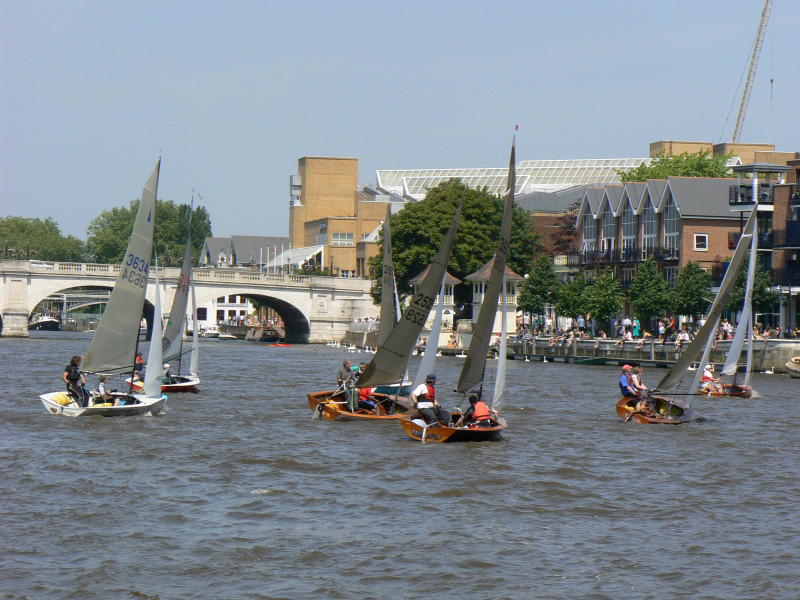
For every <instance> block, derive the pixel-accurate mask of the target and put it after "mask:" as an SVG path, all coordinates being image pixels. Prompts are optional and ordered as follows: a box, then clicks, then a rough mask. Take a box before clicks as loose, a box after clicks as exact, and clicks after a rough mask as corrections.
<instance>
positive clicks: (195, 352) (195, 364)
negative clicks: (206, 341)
mask: <svg viewBox="0 0 800 600" xmlns="http://www.w3.org/2000/svg"><path fill="white" fill-rule="evenodd" d="M199 366H200V325H199V324H198V323H197V296H196V294H195V292H194V279H193V280H192V358H191V360H190V361H189V373H191V374H192V375H195V376H197V373H198V371H199V370H200V369H199Z"/></svg>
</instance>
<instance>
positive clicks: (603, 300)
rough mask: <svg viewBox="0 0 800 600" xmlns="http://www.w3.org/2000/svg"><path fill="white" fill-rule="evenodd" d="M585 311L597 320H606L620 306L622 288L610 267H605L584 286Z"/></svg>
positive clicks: (615, 312)
mask: <svg viewBox="0 0 800 600" xmlns="http://www.w3.org/2000/svg"><path fill="white" fill-rule="evenodd" d="M585 298H586V312H588V313H589V314H591V315H592V316H593V317H594V318H595V319H597V320H598V321H603V322H605V321H608V320H609V319H610V318H611V317H613V316H614V315H615V314H617V311H619V309H620V308H622V288H621V287H620V284H619V281H618V280H616V279H614V274H613V272H612V271H611V269H606V270H605V271H603V274H602V275H600V276H599V277H598V278H597V279H595V280H594V283H593V284H592V285H590V286H589V287H588V288H586V291H585Z"/></svg>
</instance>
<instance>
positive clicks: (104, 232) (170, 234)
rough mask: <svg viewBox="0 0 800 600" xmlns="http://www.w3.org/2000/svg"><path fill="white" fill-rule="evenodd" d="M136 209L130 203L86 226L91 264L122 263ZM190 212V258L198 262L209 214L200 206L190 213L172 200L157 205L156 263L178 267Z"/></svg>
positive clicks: (135, 203)
mask: <svg viewBox="0 0 800 600" xmlns="http://www.w3.org/2000/svg"><path fill="white" fill-rule="evenodd" d="M138 209H139V200H131V202H130V205H129V206H128V207H127V208H126V207H124V206H122V207H114V208H112V209H111V210H105V211H103V212H102V213H100V215H99V216H98V217H96V218H95V219H94V220H93V221H92V222H91V223H89V228H88V230H87V234H88V237H87V240H86V244H87V247H88V250H89V253H90V255H91V259H92V260H94V261H95V262H98V263H117V262H120V261H121V260H122V258H123V255H124V254H125V249H126V248H127V247H128V240H129V239H130V237H131V231H133V222H134V220H135V219H136V211H137V210H138ZM190 212H191V213H192V258H193V259H194V260H197V259H198V258H199V257H200V251H201V250H202V249H203V243H204V242H205V239H206V237H208V236H210V235H211V218H210V217H209V214H208V211H207V210H206V209H205V208H204V207H202V206H198V207H196V208H195V209H194V211H191V208H190V206H189V205H188V204H175V202H173V201H172V200H158V201H157V202H156V222H155V234H154V240H153V249H154V251H155V252H156V253H157V254H158V255H159V260H162V259H167V260H168V261H169V263H170V264H171V265H177V264H180V262H181V261H182V260H183V252H184V250H185V249H186V238H187V235H188V233H189V213H190Z"/></svg>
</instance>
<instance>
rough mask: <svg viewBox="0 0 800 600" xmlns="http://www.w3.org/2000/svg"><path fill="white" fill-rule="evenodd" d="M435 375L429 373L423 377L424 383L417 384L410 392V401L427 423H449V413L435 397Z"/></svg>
mask: <svg viewBox="0 0 800 600" xmlns="http://www.w3.org/2000/svg"><path fill="white" fill-rule="evenodd" d="M435 386H436V375H435V374H434V373H431V374H430V375H428V376H427V377H425V383H421V384H419V385H418V386H417V387H416V388H415V389H414V391H413V392H411V401H412V402H413V403H414V408H416V409H417V410H418V411H419V412H420V414H421V415H422V418H423V419H424V420H425V422H426V423H427V424H428V425H432V424H435V423H437V422H440V423H442V424H443V425H447V424H448V423H450V413H449V412H447V411H446V410H444V409H443V408H442V406H441V405H440V404H439V401H438V400H437V399H436V388H435Z"/></svg>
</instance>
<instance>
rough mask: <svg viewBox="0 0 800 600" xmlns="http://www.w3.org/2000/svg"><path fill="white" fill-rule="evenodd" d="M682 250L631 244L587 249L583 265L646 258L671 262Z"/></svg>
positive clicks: (615, 262)
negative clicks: (611, 248) (606, 248)
mask: <svg viewBox="0 0 800 600" xmlns="http://www.w3.org/2000/svg"><path fill="white" fill-rule="evenodd" d="M679 256H680V252H679V250H678V248H662V247H659V248H644V249H640V248H639V247H638V246H629V247H626V248H618V249H615V250H587V251H586V252H582V253H581V254H580V259H581V265H583V266H585V267H586V266H597V265H624V264H632V263H637V262H641V261H642V260H644V259H646V258H654V259H655V260H657V261H662V262H669V261H673V260H678V258H679Z"/></svg>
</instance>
